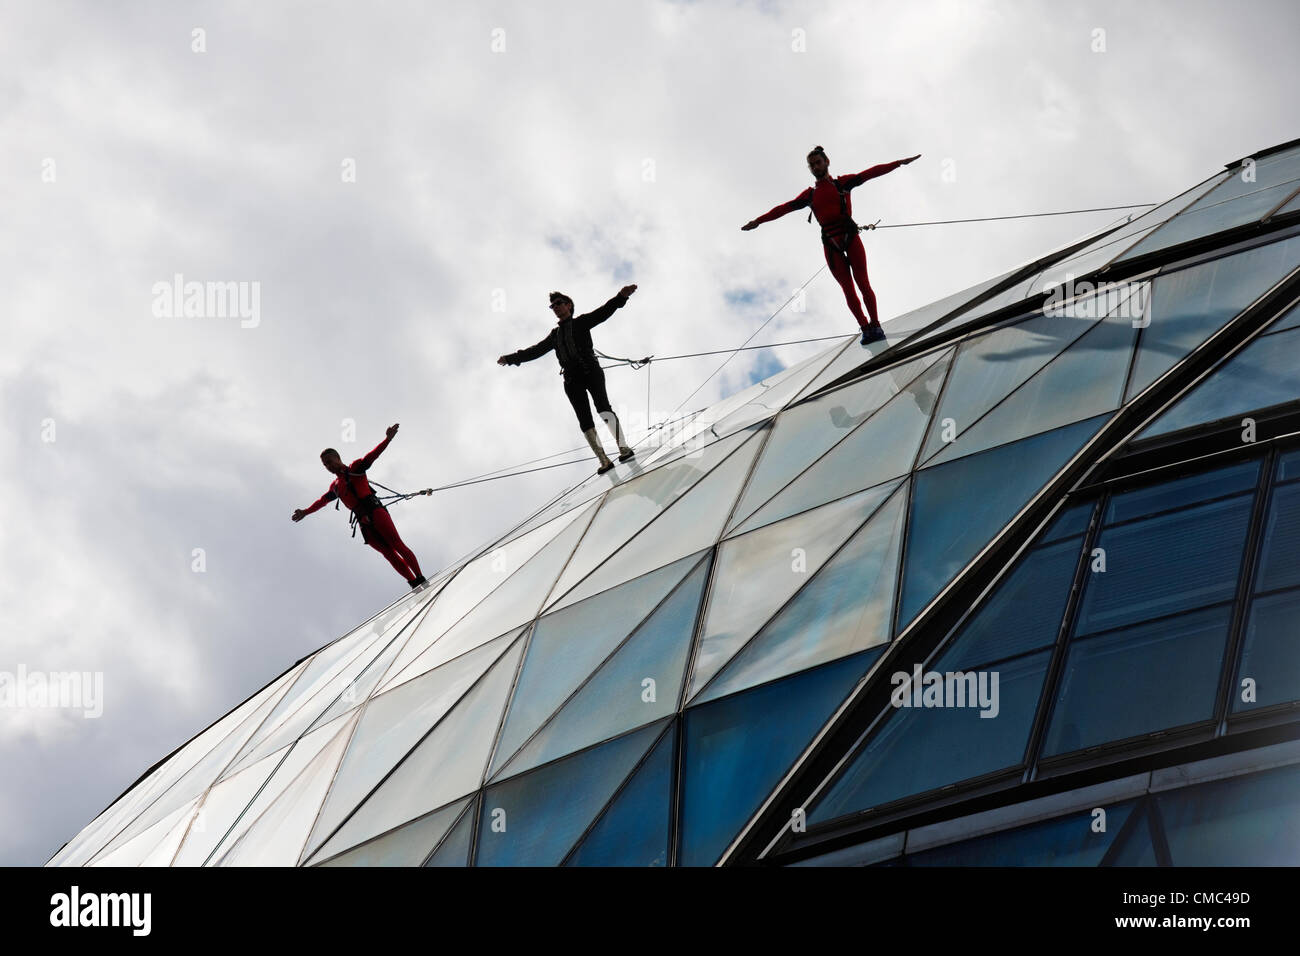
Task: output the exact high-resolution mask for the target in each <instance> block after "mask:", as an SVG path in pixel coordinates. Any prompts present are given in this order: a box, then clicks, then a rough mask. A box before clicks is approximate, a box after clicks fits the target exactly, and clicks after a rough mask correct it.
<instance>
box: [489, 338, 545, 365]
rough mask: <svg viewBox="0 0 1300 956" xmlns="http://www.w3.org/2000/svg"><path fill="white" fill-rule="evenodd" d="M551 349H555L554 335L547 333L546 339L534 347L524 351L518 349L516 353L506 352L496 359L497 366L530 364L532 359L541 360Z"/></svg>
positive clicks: (531, 346)
mask: <svg viewBox="0 0 1300 956" xmlns="http://www.w3.org/2000/svg"><path fill="white" fill-rule="evenodd" d="M553 348H555V333H554V332H548V333H547V335H546V338H544V339H542V340H541V341H540V342H538V343H537V344H536V345H530V346H528V348H526V349H520V350H519V351H518V352H508V353H507V354H505V355H503V356H501V357H500V358H499V359H497V364H498V365H519V364H520V363H522V362H531V361H532V360H533V359H536V358H541V357H542V356H543V355H545V354H546V353H547V352H549V351H550V350H551V349H553Z"/></svg>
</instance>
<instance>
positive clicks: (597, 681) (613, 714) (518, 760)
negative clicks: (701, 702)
mask: <svg viewBox="0 0 1300 956" xmlns="http://www.w3.org/2000/svg"><path fill="white" fill-rule="evenodd" d="M708 576H709V560H708V558H707V556H706V557H705V558H704V559H703V560H701V561H700V563H699V564H698V565H696V567H695V570H694V571H692V572H691V573H690V574H689V575H688V576H687V577H686V579H685V580H684V581H682V583H681V584H680V585H679V586H678V588H677V589H676V590H675V591H673V593H672V594H670V595H669V596H668V597H667V598H666V599H665V600H664V602H663V603H662V604H660V605H659V607H658V608H656V609H655V611H654V613H652V614H651V615H650V616H649V617H648V618H646V620H645V623H643V624H642V625H641V626H640V627H639V628H637V630H636V631H635V632H634V633H633V634H632V636H631V637H629V638H628V639H627V640H626V641H625V642H624V643H623V645H622V646H621V647H620V648H619V649H618V650H617V651H616V652H615V653H614V654H613V655H612V656H611V657H610V658H609V659H608V660H607V661H605V663H604V664H602V665H601V667H600V669H599V670H598V671H596V673H594V674H593V675H592V676H591V679H590V680H588V681H587V683H585V684H584V685H583V686H582V687H581V688H580V689H579V690H578V691H577V693H575V694H574V695H573V696H572V697H571V698H570V699H569V701H568V702H567V703H566V704H565V705H564V706H563V707H562V708H561V709H560V711H559V712H558V713H557V714H556V715H555V716H554V717H553V718H551V720H550V721H548V722H547V723H546V725H545V726H543V727H542V729H541V730H539V731H538V732H537V734H536V735H534V736H533V738H532V740H530V741H529V742H528V744H527V745H526V746H525V747H524V749H523V750H522V751H520V753H519V754H518V755H517V756H515V757H514V758H513V759H512V760H511V761H510V762H509V763H508V764H506V766H505V767H504V768H503V769H502V770H501V772H500V773H499V774H497V776H498V777H505V776H513V775H514V774H518V773H523V772H524V771H525V770H529V769H531V768H532V767H537V766H540V765H541V764H544V763H547V762H549V761H551V760H556V759H558V758H560V757H562V756H564V755H565V754H569V753H573V752H574V751H576V750H580V749H581V748H583V747H588V746H590V745H592V744H594V743H596V742H598V741H601V740H607V739H609V738H610V737H614V736H617V735H618V734H622V733H625V732H627V731H629V730H631V729H632V728H633V727H640V726H641V725H642V724H646V723H649V722H650V721H652V720H657V719H659V718H660V717H666V716H667V715H669V714H672V713H675V712H676V711H677V700H678V698H679V696H680V694H681V688H682V675H683V673H684V672H685V670H686V660H687V657H688V656H689V654H690V649H691V637H692V635H693V634H694V633H695V619H696V616H697V612H698V611H699V607H700V598H701V597H702V596H703V594H704V583H705V581H707V580H708ZM647 682H648V683H647Z"/></svg>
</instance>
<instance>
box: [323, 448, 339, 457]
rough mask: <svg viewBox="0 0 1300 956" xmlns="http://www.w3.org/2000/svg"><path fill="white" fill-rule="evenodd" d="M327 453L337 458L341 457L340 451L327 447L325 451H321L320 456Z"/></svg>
mask: <svg viewBox="0 0 1300 956" xmlns="http://www.w3.org/2000/svg"><path fill="white" fill-rule="evenodd" d="M326 455H333V456H334V457H335V458H338V457H340V455H339V453H338V452H337V451H336V450H335V449H333V448H326V449H325V450H324V451H323V452H321V453H320V456H321V457H322V458H324V457H325V456H326Z"/></svg>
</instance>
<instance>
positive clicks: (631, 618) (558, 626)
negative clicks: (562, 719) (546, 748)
mask: <svg viewBox="0 0 1300 956" xmlns="http://www.w3.org/2000/svg"><path fill="white" fill-rule="evenodd" d="M698 562H699V556H698V555H693V556H691V557H687V558H682V559H680V560H678V561H676V562H674V563H673V564H670V565H667V566H666V567H663V568H660V569H659V570H658V571H654V572H652V573H650V574H646V575H642V576H641V577H638V578H634V579H633V580H631V581H628V582H627V583H626V584H623V585H620V586H618V587H616V588H612V589H610V590H609V591H605V592H603V593H601V594H598V595H596V596H595V597H592V598H589V599H587V600H586V601H581V602H579V603H577V604H572V605H570V606H568V607H566V608H563V609H561V610H559V611H556V612H555V613H554V614H548V615H547V616H546V617H543V618H542V619H541V620H540V621H538V622H537V625H536V627H535V628H534V630H533V636H532V640H531V641H530V642H529V645H528V654H527V656H526V657H525V658H524V666H523V669H522V670H521V671H520V674H519V680H518V681H517V682H516V684H515V689H514V696H513V697H512V698H511V700H510V709H509V710H508V711H507V712H506V723H505V726H504V727H503V728H502V730H501V740H500V742H499V743H498V744H497V749H496V753H495V754H494V755H493V757H492V766H491V769H490V770H489V771H488V776H493V775H495V774H496V772H497V770H498V769H500V768H501V767H502V766H503V765H504V764H505V762H506V761H507V760H508V759H509V758H510V757H512V756H513V755H514V753H515V751H517V750H518V749H519V747H520V745H522V744H523V742H524V741H525V740H527V739H528V738H529V737H530V736H532V734H533V732H534V731H535V730H537V728H538V727H539V726H541V724H542V722H543V721H544V720H546V718H548V717H549V716H550V715H551V714H553V713H555V711H556V710H557V709H558V708H559V706H560V705H561V704H563V703H564V701H565V699H566V698H567V697H568V696H569V695H570V694H572V693H573V691H574V689H575V688H577V687H578V685H579V684H581V683H582V682H583V681H584V680H586V679H587V677H588V676H589V675H590V674H591V673H592V672H593V671H594V670H595V669H596V668H597V667H599V666H600V664H601V662H602V661H604V660H605V658H607V657H608V656H609V655H610V653H612V652H613V650H614V648H616V647H618V646H619V644H621V643H622V642H623V640H624V639H625V638H626V637H627V636H628V635H629V634H630V633H631V632H632V630H633V629H634V628H635V627H637V625H639V624H640V623H641V622H642V621H643V620H645V618H646V616H647V615H649V613H650V612H651V611H653V610H654V609H655V608H656V607H657V606H658V605H659V602H660V601H662V600H663V599H664V598H665V597H666V596H667V595H668V593H669V592H670V591H671V590H672V589H673V588H674V587H676V586H677V584H678V582H680V581H681V579H682V578H684V577H685V576H686V575H687V574H688V573H689V572H690V570H691V569H692V568H693V567H694V566H695V565H696V564H697V563H698Z"/></svg>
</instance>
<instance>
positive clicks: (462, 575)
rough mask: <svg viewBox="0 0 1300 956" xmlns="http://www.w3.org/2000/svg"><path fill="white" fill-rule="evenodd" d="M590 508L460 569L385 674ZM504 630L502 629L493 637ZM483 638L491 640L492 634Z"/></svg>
mask: <svg viewBox="0 0 1300 956" xmlns="http://www.w3.org/2000/svg"><path fill="white" fill-rule="evenodd" d="M592 508H594V505H588V506H587V507H586V508H581V509H574V510H573V511H571V512H568V513H567V514H564V515H561V516H560V517H558V518H556V519H554V520H553V521H551V522H549V523H548V524H545V525H543V526H542V527H540V528H536V529H534V530H532V531H530V532H528V533H527V534H525V535H523V536H521V537H519V538H516V539H515V540H514V541H511V542H510V543H509V544H507V545H505V546H504V547H502V548H499V549H495V550H493V551H490V552H488V553H486V554H482V555H479V556H478V557H477V558H475V559H474V560H473V561H471V562H470V563H469V564H467V565H466V566H465V567H464V568H462V569H461V570H460V572H459V573H457V575H456V576H455V577H454V578H452V579H451V581H450V582H448V584H447V586H446V587H445V588H443V590H442V592H441V593H440V594H439V595H438V597H437V600H436V601H435V602H434V604H433V607H432V608H430V609H429V613H428V614H426V615H425V617H424V620H422V621H421V622H420V624H419V627H418V628H417V629H416V631H415V633H414V634H412V635H411V637H410V639H409V640H408V641H407V642H406V646H405V647H404V648H402V652H401V654H399V655H398V657H397V659H396V660H395V661H394V662H393V665H392V667H391V668H389V672H390V673H391V674H397V673H399V672H401V671H402V670H403V669H405V667H406V665H407V664H409V663H411V661H413V660H415V658H417V657H419V656H420V655H421V654H422V653H424V651H425V650H427V649H428V647H429V645H430V644H432V643H433V642H434V641H436V640H437V639H438V638H439V637H441V636H442V635H443V634H444V633H446V632H447V630H448V629H449V628H450V627H451V626H452V625H453V624H455V623H456V622H457V621H459V620H460V619H461V618H462V617H464V616H465V615H466V614H467V613H468V612H469V611H470V610H472V609H473V608H475V607H477V606H478V604H479V602H480V601H482V600H483V599H484V598H485V597H487V596H488V595H489V594H491V593H492V592H493V591H495V590H496V589H497V588H498V587H500V586H501V584H502V583H503V582H504V581H505V580H506V578H507V576H508V575H510V574H513V573H514V572H515V571H517V570H519V569H522V568H523V566H524V565H525V564H527V563H528V562H529V561H530V560H531V559H532V558H533V556H534V555H536V554H537V553H538V552H539V551H541V550H542V549H543V548H544V547H546V545H548V544H549V543H550V542H551V541H553V540H554V539H555V538H556V537H557V536H558V535H559V534H560V533H561V532H562V531H564V530H565V529H567V528H568V527H569V526H570V525H571V524H573V523H574V522H575V521H577V520H578V519H579V518H582V517H584V516H589V514H590V509H592ZM506 629H507V628H502V629H501V631H498V632H497V634H500V633H502V632H503V631H505V630H506ZM485 636H486V637H495V636H496V634H491V635H485ZM454 656H455V655H454V654H453V655H451V656H450V657H445V658H443V660H450V659H451V657H454ZM439 663H440V662H439ZM385 683H387V681H385ZM381 686H382V685H381Z"/></svg>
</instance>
